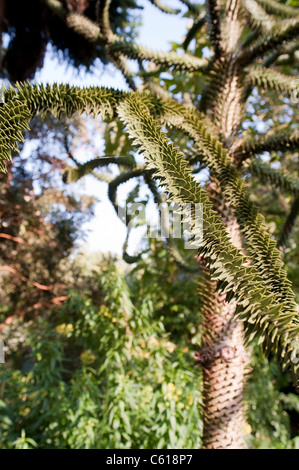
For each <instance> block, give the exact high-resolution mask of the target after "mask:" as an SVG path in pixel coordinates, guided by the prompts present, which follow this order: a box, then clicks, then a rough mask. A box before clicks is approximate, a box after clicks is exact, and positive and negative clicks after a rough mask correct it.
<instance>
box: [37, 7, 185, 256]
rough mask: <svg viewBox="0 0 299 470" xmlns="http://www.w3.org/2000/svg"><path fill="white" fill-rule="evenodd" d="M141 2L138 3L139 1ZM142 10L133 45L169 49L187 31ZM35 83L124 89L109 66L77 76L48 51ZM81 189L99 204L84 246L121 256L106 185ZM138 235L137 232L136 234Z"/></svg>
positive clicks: (133, 240)
mask: <svg viewBox="0 0 299 470" xmlns="http://www.w3.org/2000/svg"><path fill="white" fill-rule="evenodd" d="M140 3H141V2H140ZM165 4H168V5H169V6H171V7H173V8H181V9H182V7H183V5H182V4H181V3H180V2H179V1H177V0H172V1H170V0H168V1H167V0H165ZM144 5H145V9H144V10H143V12H142V15H143V26H141V28H140V34H139V38H138V40H137V42H138V43H139V44H142V45H146V46H149V47H151V48H152V49H156V50H164V51H167V50H169V47H170V46H169V42H171V41H173V42H180V41H181V40H182V38H183V36H184V34H185V32H186V30H187V24H188V21H189V20H188V19H187V18H183V17H182V16H181V15H169V14H164V13H162V12H160V11H159V10H158V9H157V8H155V7H154V6H153V5H152V4H150V2H149V1H144ZM35 81H36V82H38V83H53V82H57V83H70V84H73V85H77V86H107V87H115V88H118V89H127V86H126V83H125V81H124V79H123V77H122V75H121V73H120V72H119V71H118V70H116V69H115V68H114V67H113V66H109V68H108V70H106V72H105V73H103V72H102V66H101V64H99V66H98V68H97V67H94V70H93V72H92V73H85V74H84V73H81V74H80V75H79V76H78V74H76V71H75V70H74V69H73V68H72V67H70V66H68V67H66V65H64V64H60V63H59V61H58V60H57V59H55V58H54V57H53V54H52V53H51V51H50V50H49V51H48V53H47V55H46V58H45V63H44V67H43V69H42V70H41V71H40V72H38V73H37V75H36V77H35ZM84 187H85V191H86V193H88V194H89V195H96V196H97V197H98V198H99V199H100V202H99V203H97V204H96V210H95V217H94V219H93V220H92V221H91V222H90V223H88V224H85V226H84V229H88V230H89V231H90V233H89V235H88V237H87V242H86V243H87V244H88V246H89V248H90V250H92V251H102V252H108V251H110V252H112V253H116V254H119V255H121V253H122V245H123V242H124V240H125V236H126V229H125V226H124V224H122V223H121V222H120V220H119V219H118V217H117V215H116V213H115V211H114V209H113V207H112V205H111V204H110V202H109V200H108V196H107V184H105V183H101V182H98V181H95V180H94V178H92V177H90V176H87V177H85V179H84ZM131 187H132V184H130V183H125V184H123V185H121V187H120V190H119V193H118V194H119V199H120V200H122V199H124V198H125V194H126V192H127V191H128V190H130V188H131ZM139 233H140V232H139ZM138 242H139V236H138V233H136V235H135V236H133V234H132V236H131V237H130V245H129V251H130V254H132V253H133V252H134V250H135V248H136V246H137V244H138Z"/></svg>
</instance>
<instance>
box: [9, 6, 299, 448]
mask: <svg viewBox="0 0 299 470" xmlns="http://www.w3.org/2000/svg"><path fill="white" fill-rule="evenodd" d="M151 3H153V4H155V5H156V6H157V7H158V8H160V9H162V10H163V11H165V12H167V13H171V12H172V11H171V10H170V9H169V8H167V7H164V6H163V5H161V4H160V2H157V1H153V2H151ZM181 3H183V4H184V5H185V7H187V9H188V14H189V16H190V17H191V18H193V20H194V21H193V25H192V27H191V28H190V30H189V31H188V33H187V35H186V39H185V44H184V45H185V47H188V45H189V44H192V40H193V39H195V43H196V46H195V48H194V52H193V53H184V54H181V53H179V52H177V51H171V52H168V53H160V52H156V51H152V50H150V49H148V48H145V47H142V46H140V45H137V44H135V43H134V42H132V41H130V40H126V38H125V37H120V36H118V35H116V34H115V33H114V32H113V31H112V29H111V26H110V22H109V7H110V1H109V0H108V1H99V2H97V4H98V18H97V22H92V21H91V20H89V19H88V21H87V18H86V17H84V15H80V14H79V13H78V14H77V16H76V21H77V22H78V24H80V27H82V28H83V29H84V31H85V34H86V37H88V38H89V40H90V41H93V42H96V43H97V42H98V43H99V44H101V45H102V47H103V48H104V49H105V51H106V53H107V57H110V58H111V60H113V62H114V64H115V65H117V66H118V67H119V68H120V70H121V71H122V72H123V74H124V75H125V77H126V79H127V82H128V84H129V85H130V87H131V89H132V91H131V92H121V91H117V90H113V89H106V88H97V87H93V88H86V89H80V88H75V87H71V86H67V85H61V86H59V85H53V86H37V85H30V84H26V83H22V84H18V85H16V87H10V88H9V89H8V90H6V91H5V100H4V101H5V102H4V104H3V105H2V107H1V109H0V139H1V141H0V150H1V157H0V158H1V161H0V163H1V169H2V170H3V171H4V170H5V163H4V161H5V160H7V159H9V158H10V152H11V150H16V149H17V144H16V142H17V141H18V140H19V141H20V140H22V138H23V134H22V131H23V130H24V129H26V128H27V126H28V121H30V119H32V117H33V116H34V115H36V114H38V113H41V114H42V115H44V114H47V113H52V114H54V115H55V116H56V117H57V118H58V119H59V118H60V117H61V116H63V115H65V114H66V115H68V116H71V115H72V114H74V113H83V112H85V113H94V114H95V115H97V114H101V115H102V117H103V119H105V120H107V122H109V125H110V126H111V123H112V122H113V123H115V124H114V127H113V126H112V127H110V135H111V134H113V133H114V135H116V140H118V143H119V139H118V137H120V136H121V135H124V136H125V137H123V139H122V140H124V141H125V145H124V146H123V148H121V147H120V146H119V145H115V146H114V147H113V146H112V147H111V148H112V155H111V154H110V156H109V159H101V158H98V159H96V160H92V161H90V162H88V163H86V164H84V165H81V166H78V168H75V169H74V168H72V169H71V170H70V172H69V178H70V179H73V180H74V179H78V177H80V176H83V175H84V174H86V173H87V172H88V171H91V170H94V168H96V167H98V166H105V165H107V164H108V163H116V164H117V163H119V164H120V165H121V169H122V170H123V169H124V168H125V171H122V173H121V174H120V176H119V177H117V178H116V179H115V180H113V181H111V182H110V183H109V195H110V197H111V200H112V201H113V203H114V205H115V207H116V208H117V200H116V190H117V187H118V185H119V184H121V183H122V182H125V181H127V180H129V179H131V178H133V177H137V176H143V177H144V180H145V182H146V183H147V184H148V186H149V188H150V189H151V190H152V192H153V194H154V196H155V197H156V200H159V198H160V197H161V193H160V192H159V190H158V189H157V185H156V184H157V183H158V186H159V187H163V188H165V191H166V193H167V194H168V201H173V202H175V203H177V204H179V205H181V206H182V207H184V205H186V204H189V207H190V206H191V207H192V208H194V207H195V205H196V204H202V205H203V239H202V242H201V243H200V244H199V246H198V248H197V260H198V265H197V270H198V278H199V286H200V288H199V291H200V292H199V308H200V310H201V315H202V338H203V339H202V345H201V347H200V349H199V351H198V354H197V361H198V362H199V363H200V364H201V366H202V371H203V379H204V390H203V393H204V396H203V414H204V416H203V418H204V432H203V446H204V447H205V448H229V447H231V448H238V447H242V445H243V443H242V423H243V422H244V419H245V417H244V416H245V414H244V413H245V412H244V403H243V388H244V384H245V376H246V369H247V365H248V362H249V358H248V354H247V352H246V350H245V340H246V341H247V342H248V341H251V340H252V339H253V338H254V337H255V336H258V337H259V342H260V343H261V344H262V346H263V349H264V350H265V351H266V352H270V351H272V352H273V353H275V354H276V356H277V357H278V359H279V360H280V362H281V363H282V365H283V366H284V367H285V368H289V369H291V371H292V374H293V378H294V383H295V385H296V386H298V357H297V356H298V334H299V319H298V308H297V304H296V302H295V295H294V293H293V291H292V288H291V283H290V281H289V280H288V279H287V276H286V271H285V269H284V267H283V261H282V250H279V248H278V247H277V243H276V241H275V240H274V239H273V237H272V236H271V234H270V232H269V228H268V226H267V224H266V222H265V219H264V217H263V215H262V214H261V213H260V211H259V210H258V208H257V206H256V205H255V204H254V203H253V202H252V198H251V195H250V192H249V188H248V185H247V183H246V180H245V178H244V175H248V174H250V175H257V176H259V177H260V181H261V182H264V181H265V180H266V181H268V182H270V183H271V184H272V185H273V186H275V187H276V188H277V189H278V190H282V191H287V192H289V193H290V194H292V195H293V198H294V203H293V204H292V208H291V211H290V214H289V216H288V219H287V223H286V225H285V230H284V233H283V237H282V238H281V240H285V238H286V235H287V233H289V232H290V227H292V226H293V225H294V223H295V221H296V216H297V214H298V187H299V180H298V178H296V177H295V176H293V175H291V174H289V173H287V172H286V171H285V170H283V169H275V168H273V167H272V165H271V164H269V163H267V162H266V161H263V159H262V158H257V156H258V155H260V156H261V155H263V154H264V152H267V151H268V152H272V151H277V152H290V151H292V150H295V149H298V145H299V140H298V133H297V132H296V130H294V126H295V123H296V119H295V117H294V114H295V110H296V102H297V96H296V87H297V81H296V80H295V79H294V77H295V75H293V74H294V70H296V63H297V61H298V56H297V51H296V49H297V45H298V33H299V19H298V9H296V8H294V7H291V6H289V5H285V4H284V3H278V2H277V1H275V0H244V1H241V0H237V1H235V2H230V1H220V0H219V1H215V0H206V2H205V5H197V4H192V3H191V2H189V1H185V0H181ZM55 5H56V7H57V8H60V6H61V5H62V2H58V1H57V2H55ZM172 13H173V12H172ZM206 27H207V29H206V30H205V28H206ZM201 28H204V29H203V33H205V32H206V40H205V41H204V40H203V39H202V38H203V37H204V34H202V33H201ZM204 48H208V52H209V54H205V55H206V56H207V55H208V56H209V58H205V57H203V52H204ZM126 59H134V60H136V61H137V63H138V64H139V68H140V73H139V75H140V76H142V77H143V79H144V85H143V89H142V90H140V91H135V90H136V85H135V79H134V76H133V73H132V72H131V71H130V69H129V68H128V65H127V60H126ZM145 61H150V62H152V63H153V64H155V67H156V68H155V67H151V69H147V70H146V69H145V68H144V62H145ZM280 67H284V69H285V70H284V72H285V73H282V71H283V70H281V69H280ZM165 71H166V72H168V73H169V74H170V76H171V75H172V74H176V72H182V73H184V74H186V86H185V87H184V83H182V81H181V85H180V91H181V92H187V93H189V94H185V95H184V93H183V100H182V95H181V94H180V93H176V94H174V95H173V96H171V93H169V92H168V91H167V90H166V89H165V88H163V87H161V83H159V82H158V81H157V79H156V78H155V77H161V74H162V73H163V72H165ZM162 77H163V76H162ZM188 83H191V84H192V86H191V87H190V88H188ZM260 89H266V90H273V91H275V92H277V93H279V94H278V95H277V97H275V98H274V99H277V98H280V97H281V96H282V99H286V98H285V97H287V99H290V97H291V100H290V101H288V105H289V107H290V109H292V110H293V123H294V126H293V127H292V125H290V126H289V129H288V131H287V132H286V131H284V132H283V131H279V132H275V126H274V132H272V133H265V135H259V133H258V135H257V137H254V138H248V137H247V134H246V132H245V131H244V127H243V121H244V117H245V113H246V107H247V105H248V102H249V100H250V97H251V96H252V94H254V93H256V92H255V90H260ZM170 90H171V88H170ZM273 96H275V95H273ZM272 130H273V129H272ZM126 136H129V138H130V139H131V141H132V143H131V144H129V141H128V139H127V137H126ZM107 147H108V146H107ZM136 151H138V152H139V153H140V154H141V155H142V156H143V157H144V164H143V165H140V164H138V165H137V163H136V160H135V152H136ZM117 152H118V153H117ZM124 152H126V153H124ZM132 159H133V160H132ZM203 168H204V169H207V170H208V174H209V178H208V181H207V182H206V184H200V183H199V182H198V181H197V179H196V178H195V175H194V173H196V172H198V170H199V169H203ZM186 215H188V214H186ZM191 228H192V232H193V235H194V237H195V239H196V238H197V236H199V237H200V235H201V233H199V232H198V227H197V226H196V224H195V223H194V221H193V225H192V227H191ZM170 244H172V243H171V242H170ZM282 244H283V243H281V245H282ZM172 248H173V244H172ZM177 254H178V253H177ZM179 262H183V260H181V259H180V260H179Z"/></svg>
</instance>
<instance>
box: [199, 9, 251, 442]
mask: <svg viewBox="0 0 299 470" xmlns="http://www.w3.org/2000/svg"><path fill="white" fill-rule="evenodd" d="M207 4H208V5H210V7H209V9H210V12H211V14H212V15H213V18H212V19H213V21H212V24H213V25H214V26H211V28H212V29H213V28H214V32H213V31H212V38H213V40H214V41H216V42H217V47H216V48H215V51H216V52H217V58H216V61H215V65H214V72H212V73H211V82H210V85H209V90H210V91H209V93H210V94H211V95H212V97H213V99H212V104H211V106H210V109H208V110H206V111H207V113H208V115H210V118H211V119H212V120H213V121H214V123H215V125H216V126H217V128H218V130H219V133H220V135H221V136H222V142H223V144H224V146H225V147H227V148H228V149H230V148H231V147H232V146H233V145H234V143H235V141H236V139H237V132H238V129H239V128H240V124H241V121H242V96H243V84H242V70H240V65H239V63H238V61H237V57H238V41H239V39H240V34H241V31H242V27H241V24H240V20H239V18H240V2H239V0H235V1H230V0H228V1H226V11H225V14H224V15H223V16H222V18H221V16H220V14H219V11H218V5H217V0H207ZM207 190H208V192H209V193H210V196H211V199H212V200H213V201H214V208H215V210H216V211H217V212H218V213H219V215H220V216H221V219H222V221H223V222H224V224H225V225H226V227H227V232H228V233H229V235H230V237H231V239H232V241H233V243H234V245H235V246H236V247H237V248H239V249H240V250H242V243H241V238H240V230H239V225H238V223H237V221H236V219H235V216H234V213H233V211H232V210H231V208H230V207H229V205H228V204H227V203H226V202H225V199H224V196H223V193H222V190H221V188H220V186H219V183H218V182H217V181H216V182H211V183H209V185H208V188H207ZM210 295H211V299H212V305H213V307H212V308H208V309H207V310H206V311H205V312H204V319H203V346H202V348H201V349H200V351H199V352H198V353H197V357H196V359H197V360H198V361H199V362H200V363H201V365H202V369H203V381H204V389H203V395H204V396H203V421H204V430H203V448H206V449H228V448H233V449H238V448H242V447H243V440H244V426H245V423H246V420H245V410H244V400H243V389H244V385H245V374H246V368H247V365H248V362H249V358H248V355H247V352H246V350H245V347H244V334H243V324H242V323H240V322H238V321H237V320H236V319H235V317H234V313H235V309H236V304H235V303H232V302H231V303H228V302H227V299H226V295H225V294H219V293H217V291H216V285H215V283H213V282H211V292H210Z"/></svg>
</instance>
